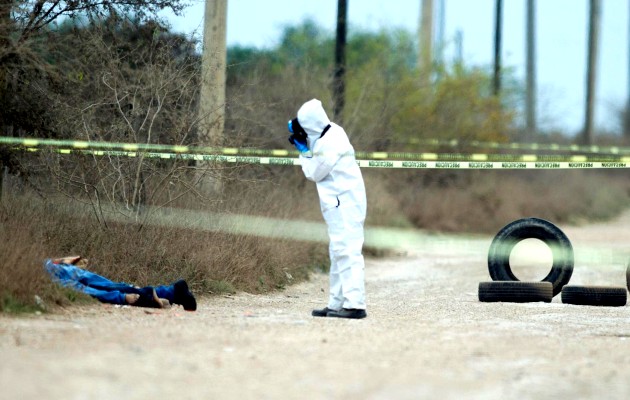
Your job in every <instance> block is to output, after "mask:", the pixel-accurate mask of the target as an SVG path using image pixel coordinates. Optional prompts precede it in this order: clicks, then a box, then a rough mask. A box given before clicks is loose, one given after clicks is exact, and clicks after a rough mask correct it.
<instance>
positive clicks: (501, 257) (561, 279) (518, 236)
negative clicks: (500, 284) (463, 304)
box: [488, 218, 574, 296]
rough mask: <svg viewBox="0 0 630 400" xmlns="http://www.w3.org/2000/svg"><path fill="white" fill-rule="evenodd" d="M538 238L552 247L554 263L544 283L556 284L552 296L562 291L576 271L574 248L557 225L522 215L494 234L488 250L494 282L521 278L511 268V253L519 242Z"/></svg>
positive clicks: (490, 270) (489, 269)
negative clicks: (574, 268) (574, 270)
mask: <svg viewBox="0 0 630 400" xmlns="http://www.w3.org/2000/svg"><path fill="white" fill-rule="evenodd" d="M525 239H538V240H540V241H542V242H544V243H545V244H547V246H549V248H550V249H551V252H552V255H553V265H552V266H551V270H550V271H549V274H547V276H546V277H545V278H544V279H543V280H542V282H550V283H551V284H552V285H553V295H554V296H555V295H557V294H558V293H560V292H561V291H562V287H563V286H564V285H566V284H567V283H568V282H569V280H570V279H571V275H572V274H573V263H574V258H573V247H572V246H571V242H570V241H569V238H568V237H567V236H566V235H565V234H564V233H563V232H562V230H560V229H559V228H558V227H557V226H555V225H554V224H552V223H551V222H549V221H546V220H544V219H540V218H523V219H519V220H516V221H513V222H511V223H509V224H508V225H506V226H504V227H503V228H502V229H501V230H500V231H499V232H498V233H497V235H496V236H495V237H494V239H493V240H492V243H491V244H490V249H489V251H488V271H489V272H490V277H491V278H492V280H495V281H518V280H519V279H518V278H517V277H516V276H515V275H514V273H513V272H512V269H511V267H510V254H511V253H512V250H513V249H514V246H516V245H517V244H518V243H519V242H521V241H522V240H525Z"/></svg>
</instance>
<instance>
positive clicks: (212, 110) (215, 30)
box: [199, 0, 227, 146]
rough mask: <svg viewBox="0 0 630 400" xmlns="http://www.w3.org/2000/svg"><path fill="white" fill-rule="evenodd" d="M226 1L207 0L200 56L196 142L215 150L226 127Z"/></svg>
mask: <svg viewBox="0 0 630 400" xmlns="http://www.w3.org/2000/svg"><path fill="white" fill-rule="evenodd" d="M226 19H227V0H206V8H205V13H204V28H203V53H202V55H201V92H200V98H199V140H200V142H201V144H203V145H206V146H217V145H219V144H220V143H221V139H222V138H223V129H224V124H225V65H226V57H227V56H226Z"/></svg>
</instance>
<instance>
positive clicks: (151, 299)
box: [131, 286, 164, 308]
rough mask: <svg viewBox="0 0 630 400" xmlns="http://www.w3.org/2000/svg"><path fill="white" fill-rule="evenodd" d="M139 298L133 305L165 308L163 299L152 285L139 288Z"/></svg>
mask: <svg viewBox="0 0 630 400" xmlns="http://www.w3.org/2000/svg"><path fill="white" fill-rule="evenodd" d="M138 294H139V295H140V297H138V300H136V301H134V302H133V304H131V305H132V306H135V307H148V308H163V307H164V306H163V305H162V301H161V300H160V298H159V297H158V296H157V293H155V289H154V288H152V287H151V286H147V287H143V288H142V289H138Z"/></svg>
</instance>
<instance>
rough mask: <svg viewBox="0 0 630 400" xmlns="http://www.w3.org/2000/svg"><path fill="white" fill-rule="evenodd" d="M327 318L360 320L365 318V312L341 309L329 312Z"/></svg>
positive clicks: (356, 309)
mask: <svg viewBox="0 0 630 400" xmlns="http://www.w3.org/2000/svg"><path fill="white" fill-rule="evenodd" d="M326 316H327V317H336V318H351V319H361V318H365V317H367V313H366V312H365V310H361V309H359V308H342V309H341V310H339V311H330V312H328V314H326Z"/></svg>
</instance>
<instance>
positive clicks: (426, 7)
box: [418, 0, 433, 86]
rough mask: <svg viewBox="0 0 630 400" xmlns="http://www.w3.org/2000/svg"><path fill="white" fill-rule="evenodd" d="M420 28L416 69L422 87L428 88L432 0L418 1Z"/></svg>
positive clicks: (431, 39) (431, 50)
mask: <svg viewBox="0 0 630 400" xmlns="http://www.w3.org/2000/svg"><path fill="white" fill-rule="evenodd" d="M420 1H421V2H422V7H421V12H420V26H419V27H418V43H419V45H420V48H419V49H418V68H419V70H420V79H421V82H422V85H423V86H429V83H430V78H431V64H432V58H433V49H432V43H433V0H420Z"/></svg>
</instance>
